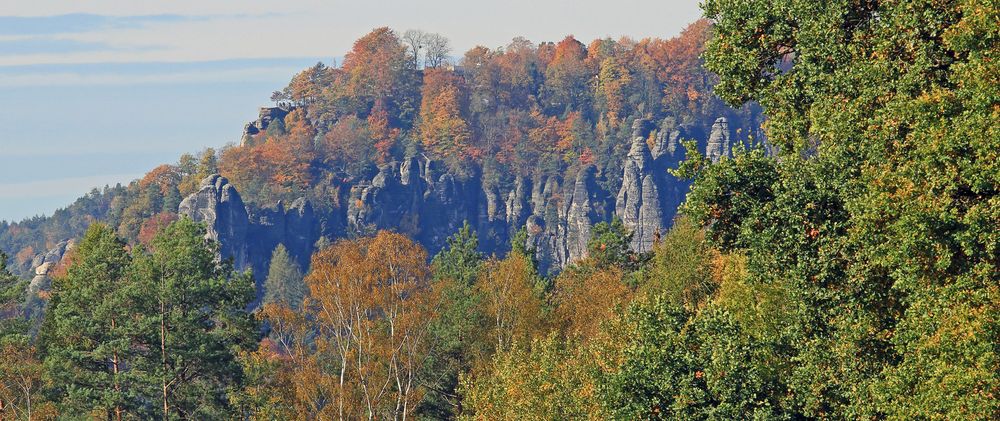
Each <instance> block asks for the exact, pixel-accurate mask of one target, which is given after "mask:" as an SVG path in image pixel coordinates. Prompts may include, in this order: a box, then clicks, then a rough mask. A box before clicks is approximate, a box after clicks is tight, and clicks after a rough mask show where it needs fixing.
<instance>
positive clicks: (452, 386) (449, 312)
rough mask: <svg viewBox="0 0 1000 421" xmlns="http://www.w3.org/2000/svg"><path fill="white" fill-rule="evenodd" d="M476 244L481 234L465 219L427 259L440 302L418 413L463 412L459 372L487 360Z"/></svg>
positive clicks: (432, 325) (441, 415)
mask: <svg viewBox="0 0 1000 421" xmlns="http://www.w3.org/2000/svg"><path fill="white" fill-rule="evenodd" d="M478 248H479V237H478V236H477V235H476V233H475V231H473V230H472V227H471V226H470V225H469V224H468V222H466V223H465V224H463V225H462V228H461V229H459V230H458V232H456V233H455V234H454V235H452V236H451V237H449V238H448V245H447V246H446V247H445V248H444V249H443V250H441V252H439V253H438V254H437V255H436V256H434V259H433V260H431V269H432V271H433V275H434V284H433V288H435V289H436V290H438V291H439V294H440V300H441V301H440V306H439V310H438V313H437V314H436V317H435V318H434V319H433V320H432V321H431V323H430V326H429V327H428V329H429V330H430V332H429V334H430V339H429V342H430V343H432V344H434V346H433V347H432V348H431V350H430V354H429V355H428V358H427V362H426V364H425V365H424V368H423V375H422V377H423V382H424V384H425V385H426V387H427V389H428V393H427V395H425V397H424V401H423V402H421V404H420V407H419V408H418V410H419V413H420V415H422V416H428V417H435V418H454V417H455V416H456V415H457V414H458V413H459V412H461V410H462V399H461V396H460V395H459V393H458V390H457V389H458V384H459V376H460V375H461V374H462V373H465V372H468V371H469V370H471V369H472V368H473V367H474V366H476V365H477V364H478V363H480V362H481V361H483V360H485V359H486V358H487V354H488V352H489V341H488V337H486V335H484V334H483V332H482V327H483V326H485V325H486V322H487V321H488V320H487V319H486V316H485V314H484V313H483V309H482V299H481V297H480V296H479V295H478V294H477V293H476V291H475V289H474V288H475V285H474V284H475V282H476V280H477V279H478V278H479V276H480V272H481V270H482V268H483V260H484V259H485V257H484V256H483V254H482V253H480V252H479V250H478Z"/></svg>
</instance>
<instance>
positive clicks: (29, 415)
mask: <svg viewBox="0 0 1000 421" xmlns="http://www.w3.org/2000/svg"><path fill="white" fill-rule="evenodd" d="M27 288H28V283H27V282H23V281H21V280H20V279H18V278H17V277H16V276H14V275H12V274H11V273H10V272H9V271H8V270H7V256H6V255H5V254H3V253H2V252H0V419H28V420H31V419H51V418H54V415H55V408H54V407H53V405H52V403H51V402H46V400H45V398H44V397H43V396H42V393H41V392H42V375H43V371H44V370H43V367H42V363H41V361H39V360H38V356H37V354H36V352H35V348H34V346H32V344H31V343H30V340H29V339H30V337H29V333H30V332H29V327H30V326H29V323H28V320H27V318H26V314H25V313H24V308H23V306H24V305H25V301H26V297H25V295H26V294H25V293H26V292H27Z"/></svg>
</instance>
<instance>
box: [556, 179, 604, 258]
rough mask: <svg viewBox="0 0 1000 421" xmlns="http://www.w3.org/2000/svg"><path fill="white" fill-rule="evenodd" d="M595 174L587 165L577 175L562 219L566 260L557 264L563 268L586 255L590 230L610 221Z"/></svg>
mask: <svg viewBox="0 0 1000 421" xmlns="http://www.w3.org/2000/svg"><path fill="white" fill-rule="evenodd" d="M596 173H597V169H596V168H595V167H593V166H587V167H585V168H583V169H582V170H580V172H579V173H577V175H576V183H574V184H573V194H572V196H571V197H570V199H569V206H568V207H567V208H566V212H565V215H564V217H563V218H562V219H563V221H565V227H566V229H565V233H566V235H565V240H564V241H563V244H565V248H566V253H565V255H564V256H565V258H564V259H562V260H560V261H559V262H558V264H559V267H560V268H562V267H565V266H566V265H567V264H569V263H572V262H574V261H577V260H580V259H583V258H584V257H586V256H587V243H588V242H589V241H590V229H591V227H593V226H594V224H596V223H598V222H601V221H604V220H607V219H608V214H609V212H608V209H607V206H605V203H607V201H606V200H605V197H604V196H605V195H604V194H603V191H602V190H601V188H600V187H599V186H598V185H597V181H596Z"/></svg>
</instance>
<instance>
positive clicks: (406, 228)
mask: <svg viewBox="0 0 1000 421" xmlns="http://www.w3.org/2000/svg"><path fill="white" fill-rule="evenodd" d="M439 173H440V175H438V174H439ZM480 195H484V196H485V195H486V192H484V191H483V190H482V188H481V187H480V186H479V184H478V178H473V179H472V181H466V182H462V181H459V180H457V179H456V178H455V177H454V176H453V175H451V174H448V173H441V172H440V171H439V170H438V169H437V164H436V163H435V162H433V161H430V160H427V159H420V158H417V157H411V158H408V159H406V160H404V161H403V162H402V163H396V162H393V163H389V164H385V165H383V166H382V167H380V168H379V172H378V174H377V175H375V177H374V178H373V179H372V180H371V181H364V182H361V183H359V184H357V185H355V186H353V187H351V189H350V193H349V197H348V200H347V215H346V217H347V229H348V231H349V232H352V233H355V234H371V233H373V232H375V231H376V230H380V229H392V230H396V231H399V232H402V233H405V234H407V235H410V236H412V237H414V238H416V239H417V240H418V241H419V242H420V243H422V244H423V245H424V246H425V247H426V248H427V249H428V251H429V252H431V253H434V252H436V251H437V250H439V249H440V247H441V246H443V245H444V244H445V241H446V239H447V238H448V237H449V236H450V235H451V234H453V233H454V232H455V231H457V230H458V229H459V228H460V227H461V226H462V224H463V223H464V222H465V221H469V223H472V224H474V223H475V222H476V221H478V220H484V221H488V220H489V218H488V217H487V216H486V214H491V215H493V214H496V215H499V213H497V212H499V211H498V210H497V209H500V207H498V206H499V205H498V203H497V200H496V199H495V200H493V208H492V209H491V208H489V205H487V204H485V203H486V202H485V201H482V202H483V203H484V205H483V206H484V209H482V213H483V216H482V217H481V218H480V217H479V216H480V209H479V203H480V202H481V201H480V200H479V199H480V197H479V196H480ZM477 228H481V227H477Z"/></svg>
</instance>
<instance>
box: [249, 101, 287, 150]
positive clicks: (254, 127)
mask: <svg viewBox="0 0 1000 421" xmlns="http://www.w3.org/2000/svg"><path fill="white" fill-rule="evenodd" d="M292 110H294V108H286V107H260V114H259V115H258V117H257V119H256V120H254V121H251V122H249V123H247V124H246V125H244V126H243V136H242V137H240V146H247V145H248V144H251V143H253V137H254V136H256V135H257V134H259V133H260V132H263V131H265V130H267V127H268V126H270V125H271V122H272V121H274V120H279V119H281V120H284V118H285V116H287V115H288V113H290V112H291V111H292Z"/></svg>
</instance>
